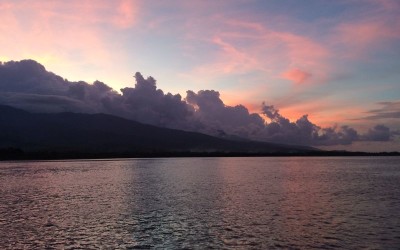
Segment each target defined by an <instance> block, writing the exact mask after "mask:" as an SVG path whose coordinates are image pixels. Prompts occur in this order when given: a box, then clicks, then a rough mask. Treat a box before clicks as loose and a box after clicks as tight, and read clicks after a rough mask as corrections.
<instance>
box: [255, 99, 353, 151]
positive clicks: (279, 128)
mask: <svg viewBox="0 0 400 250" xmlns="http://www.w3.org/2000/svg"><path fill="white" fill-rule="evenodd" d="M262 112H263V114H264V115H265V116H266V117H268V118H269V119H270V120H271V122H270V123H268V124H266V125H265V127H266V129H265V133H264V134H263V138H264V140H269V141H274V142H284V143H294V144H302V145H339V144H340V145H347V144H351V143H352V142H353V141H357V140H359V135H358V133H357V131H356V130H354V129H352V128H350V127H348V126H342V127H330V128H322V129H321V128H320V127H319V126H317V125H316V124H314V123H312V122H310V121H309V120H308V116H307V115H304V116H302V117H301V118H300V119H298V120H297V121H296V122H290V121H289V119H287V118H285V117H283V116H282V115H281V114H280V113H279V110H277V109H275V108H274V106H272V105H271V106H268V105H265V103H263V106H262Z"/></svg>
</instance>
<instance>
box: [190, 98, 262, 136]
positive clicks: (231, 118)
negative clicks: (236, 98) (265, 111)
mask: <svg viewBox="0 0 400 250" xmlns="http://www.w3.org/2000/svg"><path fill="white" fill-rule="evenodd" d="M186 101H187V103H188V104H190V105H192V106H193V107H194V108H195V113H194V117H195V120H196V121H198V122H199V123H200V124H203V125H204V126H203V127H202V128H201V130H202V131H203V132H206V133H211V134H218V133H222V134H232V135H237V136H241V137H245V138H253V137H256V136H257V135H258V134H259V133H260V131H261V130H262V129H263V128H264V120H263V119H262V118H261V117H260V116H259V115H258V114H250V113H249V111H248V109H247V108H246V107H244V106H243V105H237V106H234V107H231V106H226V105H225V104H224V103H223V102H222V100H221V99H220V95H219V92H217V91H214V90H201V91H199V92H197V94H196V93H194V92H193V91H190V90H189V91H187V95H186Z"/></svg>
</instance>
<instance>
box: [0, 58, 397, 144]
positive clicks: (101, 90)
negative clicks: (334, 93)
mask: <svg viewBox="0 0 400 250" xmlns="http://www.w3.org/2000/svg"><path fill="white" fill-rule="evenodd" d="M134 77H135V80H136V84H135V86H133V87H126V88H123V89H121V93H118V92H117V91H115V90H113V89H112V88H110V87H109V86H107V85H106V84H105V83H103V82H100V81H95V82H94V83H93V84H89V83H86V82H83V81H79V82H70V81H68V80H66V79H63V78H62V77H60V76H57V75H55V74H53V73H51V72H48V71H46V69H45V68H44V67H43V66H42V65H40V64H38V63H37V62H35V61H32V60H23V61H20V62H14V61H11V62H6V63H1V64H0V104H5V105H10V106H14V107H18V108H22V109H25V110H29V111H33V112H65V111H70V112H81V113H107V114H113V115H117V116H121V117H125V118H128V119H132V120H136V121H140V122H143V123H147V124H152V125H157V126H162V127H169V128H176V129H183V130H189V131H197V132H202V133H207V134H210V135H217V136H224V137H229V138H232V136H236V137H241V138H243V139H255V140H263V141H270V142H276V143H288V144H300V145H317V146H318V145H348V144H351V143H352V142H354V141H388V140H391V139H393V136H394V135H395V132H393V131H391V130H390V129H389V128H388V127H386V126H384V125H377V126H375V127H374V128H371V129H370V130H368V131H367V133H365V134H360V133H358V132H357V131H356V130H355V129H353V128H351V127H349V126H341V127H339V126H336V127H329V128H321V127H319V126H318V125H316V124H314V123H312V122H311V121H310V120H309V118H308V116H307V115H304V116H302V117H300V118H299V119H298V120H296V121H294V122H292V121H290V120H289V119H287V118H286V117H284V116H282V115H281V114H280V112H279V110H278V109H276V108H275V107H274V106H273V105H267V104H265V103H263V104H262V107H261V114H257V113H250V112H249V110H248V109H247V108H246V107H245V106H243V105H236V106H228V105H225V104H224V102H223V101H222V100H221V98H220V94H219V92H218V91H215V90H200V91H198V92H197V93H195V92H194V91H191V90H188V91H187V93H186V97H185V98H182V97H181V96H180V95H179V94H177V95H173V94H171V93H164V92H163V91H162V90H161V89H157V84H156V80H155V79H154V78H153V77H147V78H144V77H143V76H142V75H141V74H140V73H136V74H135V76H134ZM385 105H387V106H391V107H392V106H393V105H389V104H385ZM395 106H396V105H395ZM264 118H266V120H265V119H264Z"/></svg>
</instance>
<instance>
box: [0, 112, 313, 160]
mask: <svg viewBox="0 0 400 250" xmlns="http://www.w3.org/2000/svg"><path fill="white" fill-rule="evenodd" d="M0 148H3V149H4V148H18V149H21V150H23V151H25V152H40V151H42V152H43V151H51V152H81V153H121V152H130V153H151V152H164V153H166V152H169V153H173V152H224V153H230V152H236V153H290V152H294V153H299V152H309V151H313V150H314V149H313V148H310V147H302V146H288V145H280V144H273V143H266V142H257V141H247V140H246V141H239V140H228V139H222V138H218V137H213V136H209V135H205V134H201V133H196V132H187V131H181V130H175V129H167V128H160V127H156V126H152V125H147V124H142V123H139V122H135V121H132V120H128V119H124V118H120V117H117V116H113V115H106V114H79V113H57V114H43V113H41V114H39V113H30V112H27V111H24V110H21V109H16V108H12V107H9V106H4V105H0Z"/></svg>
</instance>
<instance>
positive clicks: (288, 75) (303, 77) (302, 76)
mask: <svg viewBox="0 0 400 250" xmlns="http://www.w3.org/2000/svg"><path fill="white" fill-rule="evenodd" d="M311 76H312V75H311V74H310V73H308V72H306V71H303V70H300V69H297V68H295V69H290V70H288V71H286V72H284V73H283V74H282V77H283V78H285V79H288V80H290V81H293V82H294V83H297V84H301V83H304V82H306V81H308V80H309V79H310V78H311Z"/></svg>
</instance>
